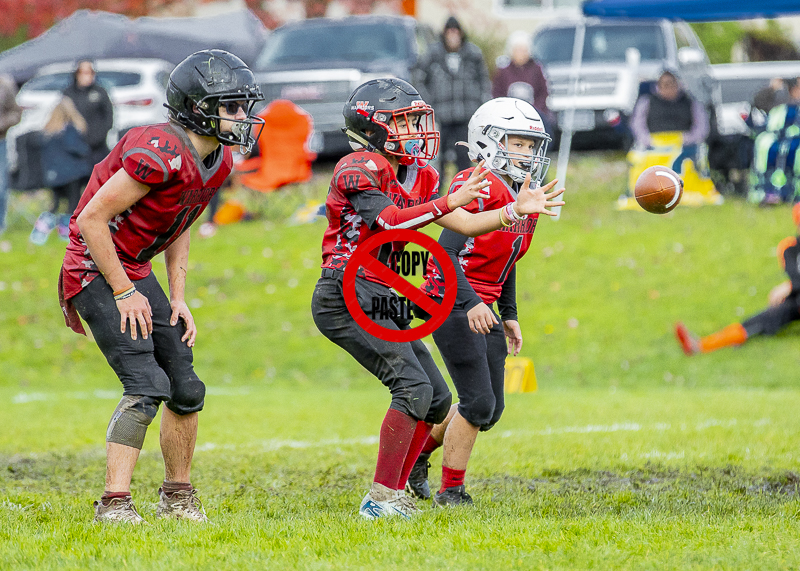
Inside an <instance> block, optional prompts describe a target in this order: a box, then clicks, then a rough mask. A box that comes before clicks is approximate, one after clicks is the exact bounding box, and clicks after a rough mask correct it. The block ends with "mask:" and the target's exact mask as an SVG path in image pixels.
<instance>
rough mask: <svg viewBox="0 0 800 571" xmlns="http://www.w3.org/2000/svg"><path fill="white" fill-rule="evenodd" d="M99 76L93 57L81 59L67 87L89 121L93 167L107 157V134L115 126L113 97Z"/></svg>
mask: <svg viewBox="0 0 800 571" xmlns="http://www.w3.org/2000/svg"><path fill="white" fill-rule="evenodd" d="M95 79H96V74H95V71H94V64H92V62H91V61H90V60H83V61H80V62H78V66H77V67H76V68H75V77H74V80H73V82H72V85H70V86H69V87H67V88H66V89H65V90H64V96H65V97H69V98H70V99H71V100H72V102H73V103H74V104H75V108H76V109H77V110H78V113H80V114H81V116H82V117H83V118H84V119H85V120H86V127H87V128H86V142H87V143H89V147H90V149H91V153H90V155H89V161H90V162H91V164H92V166H93V167H94V165H96V164H97V163H99V162H100V161H102V160H103V159H104V158H106V155H107V154H108V145H107V144H106V137H107V136H108V132H109V131H110V130H111V127H112V126H113V125H114V107H113V106H112V104H111V99H110V98H109V96H108V92H106V90H105V89H103V87H102V86H100V85H99V84H98V83H96V82H95Z"/></svg>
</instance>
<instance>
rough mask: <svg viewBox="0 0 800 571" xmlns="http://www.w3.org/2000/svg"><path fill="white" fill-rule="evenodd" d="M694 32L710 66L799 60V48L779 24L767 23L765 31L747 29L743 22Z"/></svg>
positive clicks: (709, 25) (700, 26)
mask: <svg viewBox="0 0 800 571" xmlns="http://www.w3.org/2000/svg"><path fill="white" fill-rule="evenodd" d="M692 28H693V29H694V31H695V33H696V34H697V36H698V37H699V38H700V41H701V42H702V43H703V46H704V47H705V48H706V52H707V53H708V58H709V60H711V63H730V62H731V61H732V60H737V59H741V60H744V61H785V60H796V59H800V53H799V52H798V49H797V46H796V45H795V44H794V42H793V41H792V39H791V37H790V36H789V34H788V33H787V32H786V30H784V29H783V28H782V27H781V25H780V22H779V21H777V20H767V21H766V24H765V26H764V27H763V28H756V27H753V26H752V25H750V26H747V27H745V25H742V24H741V23H740V22H703V23H695V24H692ZM735 53H738V55H737V56H734V54H735Z"/></svg>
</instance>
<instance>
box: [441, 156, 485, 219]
mask: <svg viewBox="0 0 800 571" xmlns="http://www.w3.org/2000/svg"><path fill="white" fill-rule="evenodd" d="M485 162H486V161H481V162H479V163H478V166H477V167H475V170H473V171H472V174H471V175H470V176H469V178H468V179H467V182H465V183H464V184H462V185H461V187H460V188H459V189H458V190H457V191H455V192H453V193H452V194H448V195H447V206H449V207H450V210H455V209H456V208H458V207H459V206H466V205H467V204H469V203H470V202H472V201H473V200H475V199H476V198H489V188H488V187H489V184H491V183H490V182H489V181H488V180H486V176H487V175H488V174H489V173H490V172H491V171H490V170H489V169H486V170H484V169H483V165H484V163H485Z"/></svg>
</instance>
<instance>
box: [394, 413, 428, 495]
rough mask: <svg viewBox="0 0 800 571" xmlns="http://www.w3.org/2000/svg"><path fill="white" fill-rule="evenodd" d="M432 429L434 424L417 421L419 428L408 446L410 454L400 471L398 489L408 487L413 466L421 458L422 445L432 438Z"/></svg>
mask: <svg viewBox="0 0 800 571" xmlns="http://www.w3.org/2000/svg"><path fill="white" fill-rule="evenodd" d="M431 430H433V425H432V424H428V423H427V422H424V421H422V420H420V421H419V422H417V428H416V430H414V437H413V438H412V439H411V446H409V447H408V454H407V455H406V460H405V462H403V469H402V470H401V472H400V480H398V482H397V489H398V490H402V489H403V488H405V487H406V482H408V475H409V474H410V473H411V468H413V467H414V462H416V461H417V458H419V453H420V452H421V451H422V446H423V445H424V444H425V442H426V441H427V440H428V438H430V434H431Z"/></svg>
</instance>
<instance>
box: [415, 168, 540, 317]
mask: <svg viewBox="0 0 800 571" xmlns="http://www.w3.org/2000/svg"><path fill="white" fill-rule="evenodd" d="M473 170H474V169H472V168H469V169H467V170H463V171H461V172H460V173H458V174H457V175H456V177H455V178H454V179H453V183H452V184H451V185H450V192H453V191H454V190H457V189H458V188H459V187H460V186H461V185H462V184H464V183H465V182H466V181H467V179H468V178H469V177H470V175H471V174H472V171H473ZM486 180H488V181H489V182H490V185H489V198H487V199H478V200H473V201H472V202H470V203H469V204H468V205H467V206H462V208H464V209H465V210H468V211H469V212H473V213H475V212H483V211H486V210H497V209H499V208H502V207H503V206H505V205H506V204H508V203H509V202H514V201H515V200H516V198H517V193H516V192H515V191H514V189H512V188H511V187H510V186H509V185H508V184H507V183H506V182H505V181H504V180H503V179H501V178H500V177H498V176H497V175H495V174H494V173H491V172H490V173H489V174H488V175H487V177H486ZM498 216H499V214H498ZM538 219H539V215H538V214H534V215H532V216H528V218H527V219H525V220H522V221H520V222H516V223H514V224H512V225H511V226H509V227H507V228H500V229H499V230H495V231H494V232H489V233H488V234H483V235H482V236H478V237H476V238H468V239H467V242H466V244H465V245H464V249H463V250H461V252H459V254H458V262H459V264H460V265H461V270H462V271H463V272H464V275H465V276H466V278H467V281H469V283H470V285H471V286H472V289H474V290H475V293H477V294H478V296H479V297H480V298H481V299H482V300H483V302H484V303H485V304H487V305H490V304H492V303H494V302H495V301H497V298H498V297H500V292H501V291H502V290H503V284H504V283H505V281H506V278H507V277H508V274H509V273H510V272H511V269H512V268H513V267H514V264H516V263H517V260H519V259H520V258H521V257H522V256H524V255H525V252H527V251H528V248H529V247H530V245H531V240H532V239H533V232H534V231H535V230H536V222H537V220H538ZM426 272H427V276H426V279H425V282H424V283H423V284H422V286H420V288H421V289H422V291H423V292H425V293H427V294H428V295H433V296H435V297H444V279H443V278H442V276H441V274H440V273H439V269H438V268H437V267H436V263H435V261H434V260H433V258H431V259H429V260H428V267H427V269H426Z"/></svg>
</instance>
